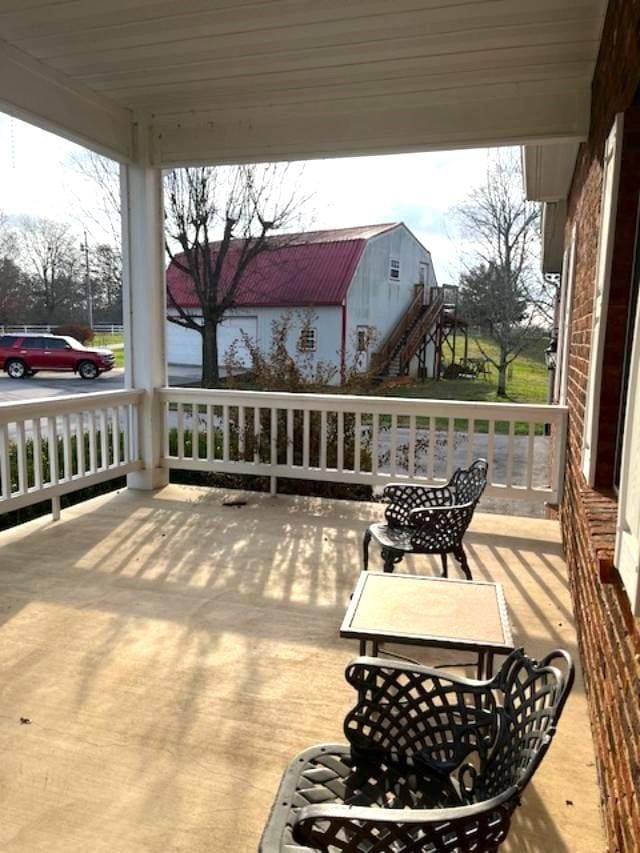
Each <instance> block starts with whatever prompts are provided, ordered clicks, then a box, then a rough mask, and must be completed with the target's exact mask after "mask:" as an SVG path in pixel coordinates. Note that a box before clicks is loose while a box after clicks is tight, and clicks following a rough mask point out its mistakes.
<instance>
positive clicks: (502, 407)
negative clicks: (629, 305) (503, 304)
mask: <svg viewBox="0 0 640 853" xmlns="http://www.w3.org/2000/svg"><path fill="white" fill-rule="evenodd" d="M159 391H160V394H161V396H162V398H163V399H164V400H165V401H171V402H174V403H188V404H195V403H201V404H207V403H209V404H210V405H231V406H233V405H241V406H242V405H244V406H251V405H253V406H255V405H259V404H260V401H263V405H264V407H265V408H267V407H274V406H278V405H279V406H281V407H282V408H294V409H313V408H314V407H315V408H317V409H327V410H328V411H341V410H342V411H361V412H370V413H374V412H380V413H392V412H396V413H398V414H405V413H406V414H408V415H409V414H411V415H418V416H421V415H422V416H424V417H428V416H430V415H431V416H435V417H439V416H443V417H455V418H467V419H468V418H474V419H475V420H482V419H483V418H484V419H489V420H496V421H508V420H516V421H517V420H522V421H531V420H536V421H537V422H538V423H544V422H551V421H553V420H555V419H557V418H561V417H563V416H564V415H565V414H566V412H567V411H568V409H567V407H566V406H558V405H544V404H540V403H478V402H468V401H466V400H433V399H428V398H406V397H368V396H357V395H353V394H297V393H292V392H285V391H236V390H234V389H228V388H220V389H204V388H172V387H165V388H161V389H159Z"/></svg>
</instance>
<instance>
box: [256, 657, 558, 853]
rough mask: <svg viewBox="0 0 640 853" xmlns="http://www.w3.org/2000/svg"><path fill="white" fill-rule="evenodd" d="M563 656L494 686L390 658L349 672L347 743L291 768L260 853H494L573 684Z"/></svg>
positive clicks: (317, 751) (513, 672)
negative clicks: (351, 694) (351, 693)
mask: <svg viewBox="0 0 640 853" xmlns="http://www.w3.org/2000/svg"><path fill="white" fill-rule="evenodd" d="M573 678H574V671H573V664H572V662H571V658H570V657H569V655H568V654H567V653H566V652H564V651H555V652H552V653H551V654H550V655H547V657H546V658H544V660H542V661H541V662H540V663H538V662H537V661H535V660H533V659H531V658H530V657H528V656H527V655H526V654H525V653H524V651H523V650H522V649H518V650H516V651H515V652H513V653H512V654H511V655H510V656H509V657H508V658H507V659H506V661H505V663H504V665H503V666H502V668H501V670H500V672H499V673H498V675H496V676H495V678H493V679H492V680H491V681H486V682H482V681H471V680H468V679H464V678H456V677H454V676H450V675H446V674H444V673H443V672H442V671H441V670H433V669H428V668H427V667H422V666H418V665H414V664H409V663H397V662H395V661H393V662H392V661H389V660H383V659H380V658H358V659H356V660H355V661H353V662H352V663H351V664H350V665H349V666H348V667H347V670H346V679H347V682H348V683H349V684H350V685H351V686H352V687H353V688H354V689H355V690H356V691H357V694H358V701H357V703H356V705H355V707H354V708H353V710H352V711H350V712H349V713H348V714H347V716H346V718H345V721H344V733H345V735H346V738H347V740H348V742H349V743H348V745H346V744H345V745H337V744H321V745H319V746H314V747H311V748H310V749H307V750H305V751H304V752H302V753H300V755H298V756H297V757H296V758H294V759H293V761H292V762H291V763H290V764H289V766H288V768H287V770H286V772H285V774H284V776H283V779H282V782H281V784H280V788H279V791H278V794H277V797H276V800H275V802H274V805H273V808H272V811H271V816H270V818H269V822H268V824H267V826H266V828H265V830H264V833H263V836H262V840H261V843H260V848H259V849H260V853H311V851H313V853H318V851H319V853H340V851H343V853H391V851H393V853H418V851H420V853H441V851H442V853H445V851H446V853H495V851H497V850H498V848H499V847H500V845H501V843H502V842H503V841H504V840H505V838H506V837H507V833H508V831H509V825H510V821H511V816H512V814H513V812H514V810H515V809H516V807H517V806H518V805H520V797H521V795H522V792H523V791H524V789H525V788H526V786H527V784H528V783H529V781H530V780H531V778H532V777H533V774H534V773H535V771H536V769H537V768H538V766H539V764H540V762H541V761H542V759H543V757H544V755H545V753H546V751H547V749H548V748H549V745H550V743H551V741H552V739H553V736H554V734H555V731H556V726H557V723H558V719H559V718H560V715H561V713H562V709H563V707H564V704H565V702H566V699H567V696H568V694H569V691H570V689H571V686H572V684H573Z"/></svg>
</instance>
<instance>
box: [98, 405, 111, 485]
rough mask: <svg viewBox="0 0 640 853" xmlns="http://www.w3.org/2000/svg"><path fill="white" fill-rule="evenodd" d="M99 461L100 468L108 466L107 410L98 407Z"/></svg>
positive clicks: (104, 468)
mask: <svg viewBox="0 0 640 853" xmlns="http://www.w3.org/2000/svg"><path fill="white" fill-rule="evenodd" d="M100 462H101V465H100V467H101V469H102V470H103V471H106V470H107V468H108V467H109V431H108V429H107V410H106V409H104V408H102V409H100Z"/></svg>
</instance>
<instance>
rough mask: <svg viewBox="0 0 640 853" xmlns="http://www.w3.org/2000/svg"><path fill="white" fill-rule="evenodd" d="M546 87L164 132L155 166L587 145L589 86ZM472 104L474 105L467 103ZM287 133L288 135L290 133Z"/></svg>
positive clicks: (159, 130) (274, 114)
mask: <svg viewBox="0 0 640 853" xmlns="http://www.w3.org/2000/svg"><path fill="white" fill-rule="evenodd" d="M550 88H551V89H554V87H550V86H549V85H548V84H547V83H546V82H544V83H537V84H531V85H524V86H519V87H512V88H511V90H508V89H504V88H502V89H501V88H500V87H496V91H494V92H493V93H491V92H487V93H486V97H481V96H480V92H475V91H474V95H475V97H473V98H472V99H469V95H468V94H466V95H465V93H460V97H459V99H458V100H457V101H456V99H452V100H450V101H449V102H446V101H443V102H440V103H434V102H431V101H430V100H429V99H425V100H424V102H423V105H422V110H418V111H417V110H416V109H415V106H414V105H413V104H409V105H404V104H403V105H399V106H397V107H396V108H395V109H394V110H388V109H382V110H372V111H369V112H364V111H361V112H352V113H351V115H350V116H349V115H345V114H343V113H341V112H339V113H333V114H328V113H325V112H322V111H309V112H304V113H292V114H288V115H286V116H283V114H281V113H280V112H279V111H271V113H269V112H267V113H265V114H264V115H263V116H261V118H260V120H257V119H256V118H255V117H252V118H251V120H249V119H248V118H247V119H245V120H241V119H237V120H236V121H230V120H229V117H228V116H227V117H224V118H221V120H220V121H219V122H211V123H209V124H206V125H205V124H202V125H199V126H186V125H166V126H165V125H157V126H156V127H155V128H154V146H155V162H156V163H157V164H158V165H159V166H162V167H171V166H177V165H189V164H192V163H236V162H258V161H270V160H291V159H310V158H317V157H329V156H357V155H365V154H381V153H400V152H408V151H429V150H441V149H453V148H466V147H486V146H494V145H519V144H524V143H536V142H543V141H545V140H546V141H565V140H580V139H584V138H585V136H586V133H587V125H588V100H589V87H588V84H587V83H586V81H585V82H584V83H583V87H582V89H580V90H577V89H576V86H575V81H571V84H570V85H568V86H567V87H566V89H565V90H564V91H563V89H562V87H561V86H560V87H555V90H554V91H552V92H550ZM465 97H466V100H465ZM285 128H286V129H285Z"/></svg>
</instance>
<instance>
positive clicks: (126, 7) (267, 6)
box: [0, 0, 598, 49]
mask: <svg viewBox="0 0 640 853" xmlns="http://www.w3.org/2000/svg"><path fill="white" fill-rule="evenodd" d="M597 4H598V0H564V2H562V3H559V2H558V0H556V2H555V3H554V2H552V0H538V2H537V3H536V4H535V5H536V8H537V9H538V11H539V12H540V14H541V15H542V14H544V13H545V11H546V10H547V9H553V8H558V7H559V6H561V7H562V8H567V9H570V8H573V9H577V10H578V11H579V14H581V15H582V16H587V17H589V16H592V15H593V14H594V10H595V8H596V6H597ZM522 7H523V4H522V3H521V2H520V0H455V2H451V0H449V2H444V0H421V2H417V0H396V1H395V2H394V4H393V12H394V13H395V14H397V15H401V14H403V13H404V12H410V13H413V14H417V13H428V12H429V10H432V11H433V12H434V13H438V12H439V13H440V14H442V13H443V12H445V13H446V12H447V11H449V12H450V13H452V14H454V15H456V14H459V11H458V10H460V9H464V12H463V15H465V16H466V15H468V14H474V13H475V14H478V13H480V14H482V13H488V14H493V13H494V10H496V9H497V13H498V14H499V15H506V16H509V15H512V14H514V13H517V12H518V11H521V10H522ZM389 12H390V8H389V4H388V2H386V0H369V2H366V3H365V2H362V0H361V2H358V3H351V4H345V3H341V2H340V0H324V2H323V3H317V2H313V1H312V0H219V2H211V0H181V2H180V3H175V2H171V0H161V2H160V0H157V2H143V3H139V2H138V3H130V2H127V0H121V1H120V2H118V0H109V2H108V3H107V2H102V3H99V4H95V3H91V2H87V0H83V2H80V3H78V2H63V3H48V4H46V5H45V6H44V7H41V8H39V9H35V10H34V9H27V10H20V11H16V10H14V11H13V12H7V11H6V10H5V9H0V32H2V33H3V34H4V37H5V38H6V39H7V40H11V41H15V40H21V41H24V44H22V45H21V46H22V47H23V48H25V49H27V48H28V47H30V46H33V47H38V46H39V45H40V46H41V45H42V44H45V43H46V42H47V41H48V42H49V43H50V44H51V45H52V46H53V45H54V44H55V40H56V38H58V37H61V38H62V39H72V40H73V39H75V38H77V37H78V36H82V37H83V38H86V37H88V36H89V37H91V38H92V40H95V37H96V36H102V37H103V38H108V37H109V35H110V31H112V34H113V36H114V37H115V38H118V37H120V36H121V34H122V33H123V32H127V31H129V32H130V33H132V34H133V33H134V32H137V34H138V36H140V37H146V36H148V35H150V34H152V33H153V32H154V31H159V32H160V34H161V35H162V36H164V35H165V33H164V32H163V30H166V29H167V28H168V29H170V30H172V31H174V32H176V33H179V34H182V33H183V32H187V33H189V32H198V31H200V30H201V28H202V27H203V25H204V26H209V25H210V24H211V23H213V26H214V28H215V30H216V31H219V32H222V33H225V32H234V31H239V30H245V31H246V30H250V29H262V28H264V27H269V26H271V27H273V26H276V27H280V28H282V29H284V28H288V27H291V26H292V25H294V24H304V23H313V22H314V21H315V22H322V21H330V20H332V19H340V20H343V21H345V20H348V19H349V18H351V19H359V20H365V21H366V20H367V19H371V18H374V17H376V16H378V15H381V14H383V15H385V16H386V15H388V14H389Z"/></svg>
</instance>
